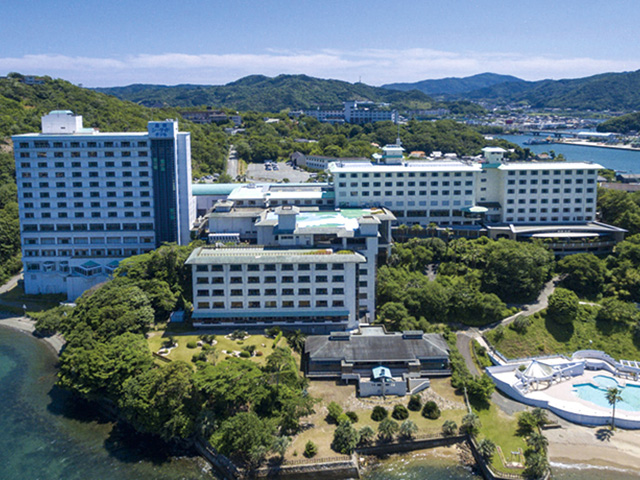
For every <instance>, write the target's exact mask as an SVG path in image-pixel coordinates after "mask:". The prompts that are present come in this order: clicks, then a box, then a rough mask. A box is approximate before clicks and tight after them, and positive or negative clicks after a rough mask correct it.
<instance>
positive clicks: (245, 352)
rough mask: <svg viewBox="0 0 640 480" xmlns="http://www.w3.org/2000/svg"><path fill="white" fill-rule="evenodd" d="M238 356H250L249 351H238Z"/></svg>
mask: <svg viewBox="0 0 640 480" xmlns="http://www.w3.org/2000/svg"><path fill="white" fill-rule="evenodd" d="M240 357H241V358H251V354H250V353H249V352H247V351H246V350H243V351H241V352H240Z"/></svg>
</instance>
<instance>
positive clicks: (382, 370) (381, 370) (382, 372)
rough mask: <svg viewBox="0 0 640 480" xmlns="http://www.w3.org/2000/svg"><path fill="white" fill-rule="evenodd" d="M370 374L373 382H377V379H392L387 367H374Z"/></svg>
mask: <svg viewBox="0 0 640 480" xmlns="http://www.w3.org/2000/svg"><path fill="white" fill-rule="evenodd" d="M372 372H373V378H374V380H377V379H379V378H393V377H392V376H391V370H389V369H388V368H387V367H375V368H373V370H372Z"/></svg>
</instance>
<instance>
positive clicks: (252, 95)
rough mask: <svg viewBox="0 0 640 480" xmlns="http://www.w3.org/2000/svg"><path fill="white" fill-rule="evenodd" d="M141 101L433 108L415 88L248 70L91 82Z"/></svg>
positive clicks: (258, 107) (265, 107)
mask: <svg viewBox="0 0 640 480" xmlns="http://www.w3.org/2000/svg"><path fill="white" fill-rule="evenodd" d="M95 90H96V91H98V92H101V93H106V94H109V95H113V96H115V97H118V98H120V99H122V100H129V101H131V102H134V103H139V104H142V105H147V106H160V105H162V106H172V107H181V108H186V107H196V106H201V105H215V106H216V107H225V108H233V109H237V110H245V111H247V110H253V111H262V112H278V111H281V110H285V109H312V108H316V107H320V108H328V107H333V106H340V105H342V102H344V101H348V100H359V101H372V102H376V103H389V104H392V105H393V106H394V107H396V108H409V109H412V108H426V109H428V108H433V107H435V106H437V102H435V101H434V100H433V99H432V98H431V97H429V96H428V95H426V94H424V93H422V92H419V91H417V90H414V91H410V92H401V91H394V90H388V89H385V88H381V87H372V86H370V85H366V84H364V83H349V82H344V81H342V80H325V79H320V78H314V77H310V76H308V75H278V76H277V77H273V78H271V77H266V76H264V75H250V76H248V77H244V78H241V79H239V80H236V81H234V82H231V83H228V84H226V85H190V84H185V85H175V86H166V85H143V84H134V85H129V86H125V87H109V88H96V89H95Z"/></svg>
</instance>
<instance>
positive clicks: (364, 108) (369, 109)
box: [302, 101, 398, 124]
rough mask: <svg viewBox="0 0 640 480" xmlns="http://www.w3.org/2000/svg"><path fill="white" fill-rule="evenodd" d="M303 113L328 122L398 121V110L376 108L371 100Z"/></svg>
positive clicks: (344, 103) (351, 102)
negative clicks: (338, 108)
mask: <svg viewBox="0 0 640 480" xmlns="http://www.w3.org/2000/svg"><path fill="white" fill-rule="evenodd" d="M302 113H303V114H304V115H307V116H309V117H314V118H317V119H318V120H319V121H321V122H327V123H356V124H365V123H373V122H383V121H390V122H393V123H397V122H398V112H397V110H386V109H379V108H375V105H373V104H372V103H371V102H357V101H350V102H343V108H342V109H341V110H321V109H315V110H313V109H310V110H304V111H303V112H302Z"/></svg>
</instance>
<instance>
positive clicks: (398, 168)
mask: <svg viewBox="0 0 640 480" xmlns="http://www.w3.org/2000/svg"><path fill="white" fill-rule="evenodd" d="M481 170H482V165H481V164H480V163H470V162H461V161H456V160H451V161H433V162H425V161H408V162H403V163H399V164H397V165H382V164H374V163H371V162H368V163H345V164H341V163H340V162H334V163H331V164H329V171H330V172H336V173H367V172H389V173H390V172H479V171H481Z"/></svg>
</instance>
